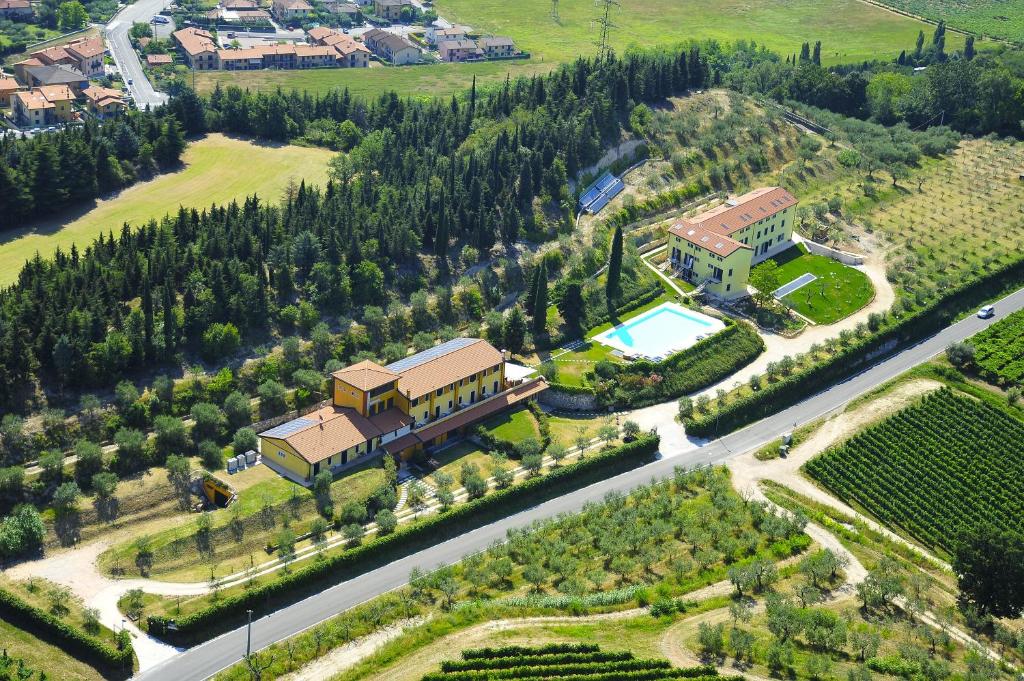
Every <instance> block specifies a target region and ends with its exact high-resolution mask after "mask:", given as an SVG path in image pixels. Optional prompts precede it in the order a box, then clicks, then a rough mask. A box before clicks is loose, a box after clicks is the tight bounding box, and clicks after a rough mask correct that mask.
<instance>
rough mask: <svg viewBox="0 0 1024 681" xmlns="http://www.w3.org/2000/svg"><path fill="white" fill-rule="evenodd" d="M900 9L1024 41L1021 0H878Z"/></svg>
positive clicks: (971, 29) (984, 33)
mask: <svg viewBox="0 0 1024 681" xmlns="http://www.w3.org/2000/svg"><path fill="white" fill-rule="evenodd" d="M881 3H882V4H884V5H888V6H890V7H893V8H895V9H898V10H900V11H901V12H909V13H910V14H913V15H915V16H919V17H925V18H926V19H931V20H933V21H938V20H940V19H941V20H945V21H946V22H947V23H948V24H949V25H950V26H951V27H953V28H959V29H963V30H965V31H971V32H973V33H978V34H980V35H982V36H992V37H995V38H1002V39H1005V40H1010V41H1012V42H1017V43H1020V42H1024V2H1022V1H1021V0H955V1H954V2H949V0H881Z"/></svg>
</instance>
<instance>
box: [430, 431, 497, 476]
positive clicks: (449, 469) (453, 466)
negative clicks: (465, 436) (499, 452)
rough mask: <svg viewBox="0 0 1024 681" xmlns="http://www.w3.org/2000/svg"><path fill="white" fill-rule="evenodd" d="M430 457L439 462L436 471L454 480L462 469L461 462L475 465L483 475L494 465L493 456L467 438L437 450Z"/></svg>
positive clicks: (488, 473)
mask: <svg viewBox="0 0 1024 681" xmlns="http://www.w3.org/2000/svg"><path fill="white" fill-rule="evenodd" d="M432 458H433V459H434V460H435V461H437V462H438V463H439V464H441V465H440V466H438V467H437V472H440V473H445V474H446V475H450V476H452V477H453V478H455V479H456V480H458V479H459V471H460V470H462V466H463V464H467V463H468V464H469V465H471V466H476V467H477V469H478V470H480V472H481V473H482V474H484V476H489V475H490V474H491V468H492V467H493V466H494V457H492V456H491V455H490V454H488V453H487V452H484V451H482V450H481V449H480V448H479V447H477V446H476V445H475V444H473V443H472V442H470V441H469V440H463V441H462V442H459V443H456V444H454V445H452V446H451V447H448V448H447V449H445V450H443V451H441V452H438V453H437V454H435V455H434V456H433V457H432Z"/></svg>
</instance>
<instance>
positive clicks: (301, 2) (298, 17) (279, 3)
mask: <svg viewBox="0 0 1024 681" xmlns="http://www.w3.org/2000/svg"><path fill="white" fill-rule="evenodd" d="M272 8H273V12H274V16H275V17H277V19H278V21H283V22H284V23H292V22H296V21H302V20H303V19H305V18H307V17H309V16H310V15H311V14H312V13H313V6H312V5H310V4H309V3H308V2H306V0H274V4H273V6H272Z"/></svg>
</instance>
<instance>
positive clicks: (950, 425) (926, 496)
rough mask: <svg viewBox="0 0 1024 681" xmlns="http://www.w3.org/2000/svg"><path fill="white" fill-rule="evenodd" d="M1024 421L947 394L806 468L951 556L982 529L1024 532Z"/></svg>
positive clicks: (835, 489)
mask: <svg viewBox="0 0 1024 681" xmlns="http://www.w3.org/2000/svg"><path fill="white" fill-rule="evenodd" d="M1022 443H1024V423H1022V422H1021V421H1020V420H1018V419H1015V418H1014V417H1012V416H1010V415H1009V414H1008V413H1006V412H1005V411H1002V410H1000V409H997V408H995V407H993V406H991V405H989V404H985V403H983V402H981V401H979V400H977V399H974V398H971V397H968V396H965V395H960V394H956V393H954V392H952V391H951V390H948V389H944V390H942V391H940V392H938V393H935V394H932V395H928V396H926V397H925V398H924V399H923V400H922V401H921V402H920V403H919V404H917V405H914V406H911V407H908V408H906V409H904V410H902V411H900V412H898V413H897V414H895V415H893V416H891V417H890V418H888V419H887V420H885V421H883V422H882V423H880V424H878V425H876V426H873V427H870V428H868V429H866V430H864V431H863V432H861V433H860V434H858V435H856V436H854V437H853V438H852V439H850V440H849V441H848V442H846V443H845V444H843V445H841V446H839V447H836V448H834V449H831V450H829V451H827V452H826V453H824V454H822V455H821V456H819V457H818V458H816V459H813V460H811V461H810V462H808V463H807V464H806V467H805V469H806V472H807V473H808V474H809V475H810V476H811V477H812V478H814V479H815V480H816V481H818V482H820V483H821V484H823V485H824V486H825V487H827V488H828V489H830V490H831V491H832V492H834V493H835V494H836V495H837V496H838V497H839V498H841V499H843V500H845V501H849V502H852V503H855V504H857V505H859V506H861V507H863V508H865V509H866V510H867V511H868V512H869V513H871V514H872V515H873V516H875V517H877V518H878V519H879V520H881V521H882V522H883V523H885V524H888V525H891V526H893V527H895V528H897V529H901V530H903V531H905V532H907V533H908V534H909V535H911V536H912V537H913V538H914V539H917V540H918V541H920V542H921V543H922V544H924V545H926V546H929V547H934V548H936V549H937V550H939V551H940V552H941V551H950V550H951V549H952V547H953V545H954V543H955V542H956V541H957V536H958V534H959V532H960V531H961V530H963V529H969V528H970V527H971V526H974V525H977V524H980V523H992V524H994V525H996V526H997V527H999V528H1001V529H1003V530H1006V531H1009V532H1016V533H1021V532H1024V525H1022V524H1021V522H1022V518H1021V514H1020V510H1021V508H1020V499H1021V498H1022V495H1024V482H1022V481H1024V449H1022Z"/></svg>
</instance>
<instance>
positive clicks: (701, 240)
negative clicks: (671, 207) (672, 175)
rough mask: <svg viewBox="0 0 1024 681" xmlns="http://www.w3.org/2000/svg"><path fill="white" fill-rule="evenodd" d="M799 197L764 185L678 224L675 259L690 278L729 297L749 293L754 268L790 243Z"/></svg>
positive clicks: (672, 236)
mask: <svg viewBox="0 0 1024 681" xmlns="http://www.w3.org/2000/svg"><path fill="white" fill-rule="evenodd" d="M796 204H797V201H796V199H795V198H794V197H793V195H792V194H790V193H789V192H788V191H786V190H785V189H783V188H782V187H762V188H760V189H755V190H753V191H751V192H748V193H746V194H743V195H742V196H737V197H735V198H731V199H729V200H727V201H726V202H725V203H723V204H722V205H720V206H716V207H715V208H712V209H711V210H707V211H705V212H703V213H700V214H698V215H694V216H693V217H690V218H683V219H682V220H678V221H676V222H675V224H673V225H672V226H671V227H670V228H669V230H668V232H669V244H668V245H669V249H670V250H669V253H670V255H669V262H670V263H671V265H672V268H673V269H674V270H675V271H676V273H677V274H678V275H679V276H680V277H682V278H683V279H685V280H686V281H688V282H690V283H692V284H696V285H698V286H703V287H704V290H706V291H707V292H708V293H709V294H711V295H712V296H715V297H716V298H721V299H723V300H730V299H735V298H741V297H743V296H745V295H747V279H748V278H749V277H750V268H751V267H753V266H754V265H756V264H758V263H759V262H761V261H763V260H767V259H768V258H770V257H772V256H773V255H775V254H776V253H779V252H780V251H783V250H785V249H787V248H789V247H790V246H791V245H792V240H793V223H794V222H795V221H796Z"/></svg>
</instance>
